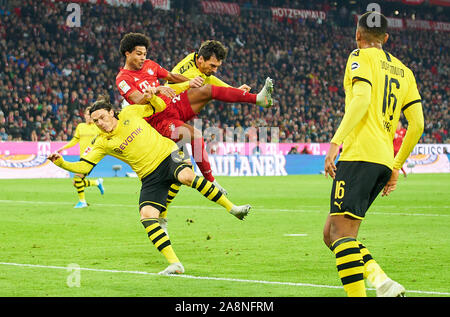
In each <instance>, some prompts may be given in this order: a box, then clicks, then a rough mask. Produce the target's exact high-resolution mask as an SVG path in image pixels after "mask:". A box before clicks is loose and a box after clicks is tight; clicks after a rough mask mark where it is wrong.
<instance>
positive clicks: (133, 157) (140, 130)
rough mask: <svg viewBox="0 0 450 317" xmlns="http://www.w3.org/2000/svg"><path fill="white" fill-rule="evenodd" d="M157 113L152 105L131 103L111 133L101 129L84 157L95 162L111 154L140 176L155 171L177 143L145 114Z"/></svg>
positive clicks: (93, 163)
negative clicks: (146, 118) (159, 131)
mask: <svg viewBox="0 0 450 317" xmlns="http://www.w3.org/2000/svg"><path fill="white" fill-rule="evenodd" d="M154 113H155V108H154V107H152V106H151V105H149V104H147V105H130V106H127V107H126V108H124V109H123V110H122V111H121V112H120V113H119V120H118V123H117V127H116V128H115V129H114V130H113V131H112V132H110V133H106V132H100V133H99V135H98V136H97V138H96V139H95V142H94V144H93V146H92V148H91V150H90V151H89V152H88V153H87V154H86V155H84V156H83V157H82V161H85V162H88V163H90V164H91V165H93V166H95V165H96V164H97V163H98V162H100V160H101V159H102V158H103V157H104V156H105V155H111V156H114V157H116V158H118V159H119V160H121V161H123V162H125V163H127V164H128V165H130V166H131V168H132V169H133V171H135V172H136V174H137V175H138V177H139V178H140V179H142V178H144V177H145V176H147V175H148V174H150V173H151V172H153V171H154V170H155V169H156V168H157V167H158V165H159V164H160V163H161V162H162V161H163V160H164V159H165V158H167V156H169V155H170V154H171V153H172V152H173V151H175V150H177V149H178V146H177V145H176V144H175V142H173V141H172V140H170V139H169V138H165V137H163V136H162V135H161V134H159V133H158V132H157V131H156V130H155V129H154V128H153V127H152V126H150V125H149V124H148V123H147V122H146V121H145V120H144V119H143V117H149V116H151V115H153V114H154Z"/></svg>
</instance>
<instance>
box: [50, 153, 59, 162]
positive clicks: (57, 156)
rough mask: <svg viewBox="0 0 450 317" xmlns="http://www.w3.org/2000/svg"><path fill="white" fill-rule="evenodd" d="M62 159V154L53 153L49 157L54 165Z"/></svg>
mask: <svg viewBox="0 0 450 317" xmlns="http://www.w3.org/2000/svg"><path fill="white" fill-rule="evenodd" d="M60 158H61V154H59V153H52V154H50V155H49V156H47V159H48V160H49V161H52V162H53V163H55V161H56V160H58V159H60Z"/></svg>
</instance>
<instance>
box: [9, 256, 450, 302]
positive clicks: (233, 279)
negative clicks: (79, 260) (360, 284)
mask: <svg viewBox="0 0 450 317" xmlns="http://www.w3.org/2000/svg"><path fill="white" fill-rule="evenodd" d="M0 265H9V266H18V267H31V268H44V269H57V270H66V271H67V269H68V266H66V267H65V266H55V265H39V264H23V263H10V262H0ZM80 271H90V272H104V273H123V274H140V275H150V276H161V275H159V274H158V273H151V272H143V271H123V270H108V269H91V268H80ZM164 277H175V278H186V279H194V280H211V281H224V282H238V283H252V284H269V285H287V286H296V287H315V288H332V289H342V286H336V285H320V284H310V283H294V282H276V281H264V280H247V279H238V278H228V277H211V276H194V275H185V274H180V275H170V276H164ZM368 289H369V290H372V291H373V290H375V289H373V288H368ZM406 293H416V294H428V295H447V296H448V295H450V293H447V292H435V291H415V290H407V291H406Z"/></svg>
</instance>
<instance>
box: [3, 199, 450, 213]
mask: <svg viewBox="0 0 450 317" xmlns="http://www.w3.org/2000/svg"><path fill="white" fill-rule="evenodd" d="M1 203H5V204H8V203H14V204H31V205H38V204H39V205H73V203H72V202H55V201H31V200H0V204H1ZM95 206H98V207H125V208H137V204H136V205H128V204H104V203H95ZM444 207H445V208H447V207H448V206H444ZM170 208H178V209H194V208H195V209H205V210H211V209H217V210H221V209H223V208H220V207H216V206H211V207H209V206H196V205H183V206H176V205H173V206H171V207H170ZM252 208H253V210H255V211H267V212H274V211H279V212H313V213H320V212H324V213H325V212H327V209H326V208H327V207H325V208H324V207H322V206H305V208H311V209H276V208H264V207H262V208H261V207H258V206H253V207H252ZM376 208H382V209H385V208H390V209H395V208H397V207H396V206H392V207H389V206H378V207H376ZM408 208H410V207H408ZM414 208H423V209H427V208H429V206H423V207H422V206H414ZM436 208H441V207H436ZM368 214H370V215H382V216H383V215H386V216H420V217H450V214H424V213H408V212H392V213H391V212H378V211H370V210H369V212H368Z"/></svg>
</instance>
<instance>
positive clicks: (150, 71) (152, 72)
mask: <svg viewBox="0 0 450 317" xmlns="http://www.w3.org/2000/svg"><path fill="white" fill-rule="evenodd" d="M147 73H149V75H151V76H153V75H154V74H155V72H154V71H153V70H152V69H149V70H147Z"/></svg>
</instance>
